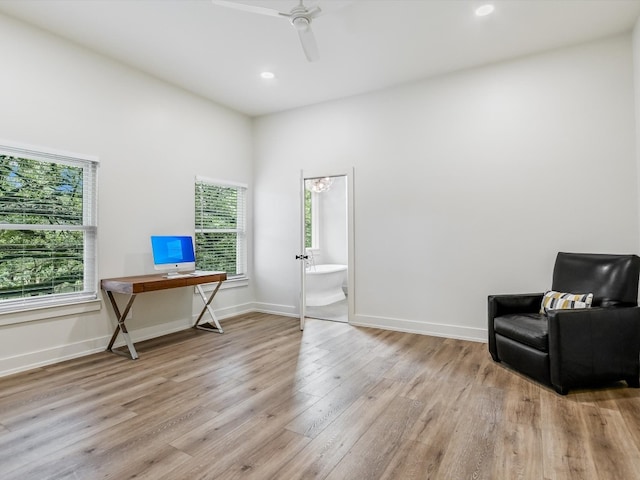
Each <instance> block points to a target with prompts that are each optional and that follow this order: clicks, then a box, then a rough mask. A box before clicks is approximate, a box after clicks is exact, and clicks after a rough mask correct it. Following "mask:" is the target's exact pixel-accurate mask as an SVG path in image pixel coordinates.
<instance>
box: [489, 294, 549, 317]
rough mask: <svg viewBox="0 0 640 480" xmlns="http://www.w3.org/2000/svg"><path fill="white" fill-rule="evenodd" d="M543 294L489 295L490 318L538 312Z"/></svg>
mask: <svg viewBox="0 0 640 480" xmlns="http://www.w3.org/2000/svg"><path fill="white" fill-rule="evenodd" d="M543 296H544V294H543V293H519V294H506V295H489V318H496V317H501V316H502V315H509V314H512V313H537V312H539V311H540V305H542V297H543Z"/></svg>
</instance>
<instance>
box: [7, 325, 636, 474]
mask: <svg viewBox="0 0 640 480" xmlns="http://www.w3.org/2000/svg"><path fill="white" fill-rule="evenodd" d="M224 329H225V333H224V334H223V335H218V334H213V333H208V332H202V331H198V330H187V331H184V332H179V333H177V334H173V335H168V336H166V337H162V338H158V339H154V340H151V341H147V342H141V343H138V344H137V345H136V347H137V349H138V352H139V353H140V359H139V360H136V361H131V360H128V359H126V358H123V357H120V356H117V355H113V354H111V353H106V352H105V353H100V354H95V355H91V356H87V357H83V358H80V359H76V360H71V361H67V362H64V363H59V364H56V365H52V366H48V367H43V368H38V369H35V370H32V371H29V372H25V373H21V374H17V375H12V376H9V377H4V378H0V478H2V479H3V480H9V479H20V480H25V479H37V480H41V479H81V480H94V479H101V478H111V479H118V480H120V479H128V478H136V479H154V480H180V479H185V480H198V479H259V480H266V479H285V480H290V479H308V478H317V479H325V478H326V479H332V480H337V479H339V480H345V479H348V480H351V479H353V480H361V479H366V480H369V479H402V480H411V479H492V480H496V479H527V480H530V479H572V478H576V479H581V480H584V479H618V480H626V479H637V478H639V475H640V473H639V472H640V390H637V389H630V388H626V387H625V386H624V384H619V385H612V386H610V387H609V388H604V389H599V390H592V391H575V392H571V393H570V394H569V395H568V396H566V397H561V396H559V395H557V394H556V393H554V392H553V391H552V390H550V389H547V388H545V387H541V386H539V385H537V384H535V383H533V382H531V381H529V380H528V379H526V378H524V377H522V376H520V375H519V374H517V373H515V372H513V371H510V370H508V369H507V368H505V367H504V366H502V365H499V364H495V363H493V362H492V361H491V359H490V356H489V354H488V352H487V347H486V345H485V344H481V343H473V342H466V341H461V340H452V339H444V338H436V337H428V336H422V335H413V334H406V333H399V332H390V331H384V330H375V329H364V328H356V327H352V326H349V325H346V324H342V323H333V322H326V321H321V320H308V321H307V324H306V328H305V331H304V332H300V331H299V329H298V323H297V321H296V320H295V319H292V318H288V317H279V316H274V315H264V314H250V315H246V316H242V317H239V318H236V319H231V320H226V321H225V322H224Z"/></svg>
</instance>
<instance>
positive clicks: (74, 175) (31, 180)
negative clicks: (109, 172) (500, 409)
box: [0, 144, 97, 312]
mask: <svg viewBox="0 0 640 480" xmlns="http://www.w3.org/2000/svg"><path fill="white" fill-rule="evenodd" d="M96 176H97V161H95V160H92V159H89V158H81V157H73V156H69V155H67V154H61V153H54V152H47V151H41V150H33V149H29V148H23V147H14V146H10V145H1V144H0V312H2V311H11V310H19V309H24V308H27V307H42V306H54V305H60V304H66V303H73V302H77V301H81V300H85V299H95V298H96V297H97V278H96V276H97V274H96V237H97V222H96V210H97V208H96V203H97V199H96V188H97V181H96Z"/></svg>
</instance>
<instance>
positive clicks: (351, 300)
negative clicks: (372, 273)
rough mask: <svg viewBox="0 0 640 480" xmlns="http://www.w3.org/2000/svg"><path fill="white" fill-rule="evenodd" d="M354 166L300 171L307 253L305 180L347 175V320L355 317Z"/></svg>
mask: <svg viewBox="0 0 640 480" xmlns="http://www.w3.org/2000/svg"><path fill="white" fill-rule="evenodd" d="M354 173H355V172H354V168H353V167H350V168H347V169H344V170H333V169H323V168H319V169H317V168H314V169H308V170H301V171H300V216H299V217H300V220H299V221H300V229H299V231H300V243H299V245H300V252H302V253H301V255H305V242H304V239H305V237H304V233H305V223H304V217H305V211H304V191H305V186H304V181H305V180H306V179H308V178H318V177H345V179H346V184H347V306H348V311H347V322H348V323H351V321H352V320H353V319H354V318H355V292H356V289H355V283H356V282H355V280H356V271H355V235H354V234H355V228H354V218H355V203H354V183H355V182H354ZM305 283H306V282H305V262H304V261H301V262H300V284H299V288H300V330H304V323H305V315H306V286H305Z"/></svg>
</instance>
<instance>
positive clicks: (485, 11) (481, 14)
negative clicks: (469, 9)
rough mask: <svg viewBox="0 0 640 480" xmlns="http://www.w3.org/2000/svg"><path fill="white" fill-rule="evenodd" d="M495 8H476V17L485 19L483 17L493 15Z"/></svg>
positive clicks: (484, 6) (487, 5)
mask: <svg viewBox="0 0 640 480" xmlns="http://www.w3.org/2000/svg"><path fill="white" fill-rule="evenodd" d="M495 8H496V7H494V6H493V5H491V4H486V5H482V6H480V7H478V8H476V15H477V16H478V17H485V16H487V15H489V14H491V13H493V11H494V10H495Z"/></svg>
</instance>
